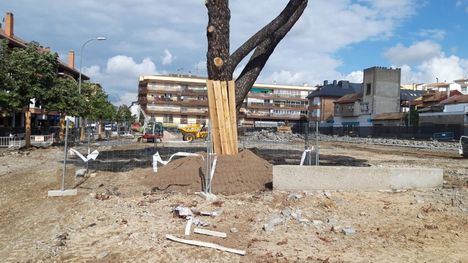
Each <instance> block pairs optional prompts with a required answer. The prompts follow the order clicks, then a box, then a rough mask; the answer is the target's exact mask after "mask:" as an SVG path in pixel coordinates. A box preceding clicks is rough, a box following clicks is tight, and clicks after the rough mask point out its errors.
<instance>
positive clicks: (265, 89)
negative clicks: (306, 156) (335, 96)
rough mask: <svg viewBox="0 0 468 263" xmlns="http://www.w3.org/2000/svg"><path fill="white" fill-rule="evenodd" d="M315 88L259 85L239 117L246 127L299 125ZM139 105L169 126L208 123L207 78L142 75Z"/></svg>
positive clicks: (304, 116) (248, 97)
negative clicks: (308, 96) (283, 124)
mask: <svg viewBox="0 0 468 263" xmlns="http://www.w3.org/2000/svg"><path fill="white" fill-rule="evenodd" d="M314 90H315V88H314V87H307V86H286V85H276V84H255V85H254V87H253V88H252V89H251V91H250V92H249V94H248V95H247V98H246V99H245V101H244V104H243V107H242V109H241V111H240V114H239V116H238V120H239V125H241V126H245V127H267V126H276V125H279V124H281V123H290V124H295V123H298V122H300V121H301V120H303V119H304V118H306V116H307V98H306V97H307V95H308V94H309V93H310V92H311V91H314ZM138 102H139V104H140V106H141V108H142V109H143V110H144V111H145V113H146V114H147V115H148V116H151V117H153V118H154V119H155V120H156V121H158V122H162V123H163V124H164V125H165V126H166V127H171V126H172V127H176V126H178V125H184V124H194V123H206V122H207V120H208V95H207V90H206V79H205V78H200V77H194V76H190V75H189V76H187V75H165V76H156V75H151V76H140V79H139V87H138Z"/></svg>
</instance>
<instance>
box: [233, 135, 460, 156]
mask: <svg viewBox="0 0 468 263" xmlns="http://www.w3.org/2000/svg"><path fill="white" fill-rule="evenodd" d="M242 140H244V141H249V142H301V141H302V142H303V141H304V135H302V134H294V133H286V132H273V131H268V130H262V131H255V132H246V133H245V135H244V136H243V137H242ZM309 140H311V141H314V140H315V135H314V134H313V133H312V134H310V135H309ZM319 140H320V141H328V142H347V143H355V144H375V145H393V146H403V147H412V148H422V149H429V150H436V151H437V150H443V151H454V150H457V149H458V146H459V145H458V142H439V141H418V140H402V139H387V138H361V137H349V136H337V135H333V136H331V135H323V134H320V136H319Z"/></svg>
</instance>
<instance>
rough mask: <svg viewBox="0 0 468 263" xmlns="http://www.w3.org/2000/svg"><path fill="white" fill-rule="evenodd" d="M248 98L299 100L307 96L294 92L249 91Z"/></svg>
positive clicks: (304, 99) (303, 99)
mask: <svg viewBox="0 0 468 263" xmlns="http://www.w3.org/2000/svg"><path fill="white" fill-rule="evenodd" d="M247 97H248V98H256V99H285V100H296V101H297V100H300V101H308V99H307V98H304V97H302V96H301V95H296V94H291V95H289V94H272V93H249V94H248V95H247Z"/></svg>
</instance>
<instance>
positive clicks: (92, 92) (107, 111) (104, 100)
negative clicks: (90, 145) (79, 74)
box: [82, 85, 116, 139]
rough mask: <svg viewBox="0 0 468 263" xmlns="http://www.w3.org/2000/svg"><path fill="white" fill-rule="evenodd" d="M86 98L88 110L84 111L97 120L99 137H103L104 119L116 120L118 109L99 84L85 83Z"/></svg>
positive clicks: (88, 116) (90, 117)
mask: <svg viewBox="0 0 468 263" xmlns="http://www.w3.org/2000/svg"><path fill="white" fill-rule="evenodd" d="M83 87H85V89H84V90H82V91H84V96H85V98H84V100H85V102H86V107H87V109H88V110H87V111H86V112H83V114H84V115H86V117H87V118H89V119H91V120H95V121H97V122H98V123H99V125H98V137H99V139H102V128H103V125H104V121H105V120H108V121H112V120H115V116H116V110H115V107H114V105H112V103H110V102H109V99H108V95H107V94H106V92H105V91H104V90H103V89H102V88H101V87H100V86H99V85H85V86H83Z"/></svg>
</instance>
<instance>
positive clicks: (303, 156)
mask: <svg viewBox="0 0 468 263" xmlns="http://www.w3.org/2000/svg"><path fill="white" fill-rule="evenodd" d="M310 152H312V150H310V149H307V150H305V151H304V152H303V153H302V157H301V164H300V165H301V166H302V165H304V161H305V158H306V156H307V153H310Z"/></svg>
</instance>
